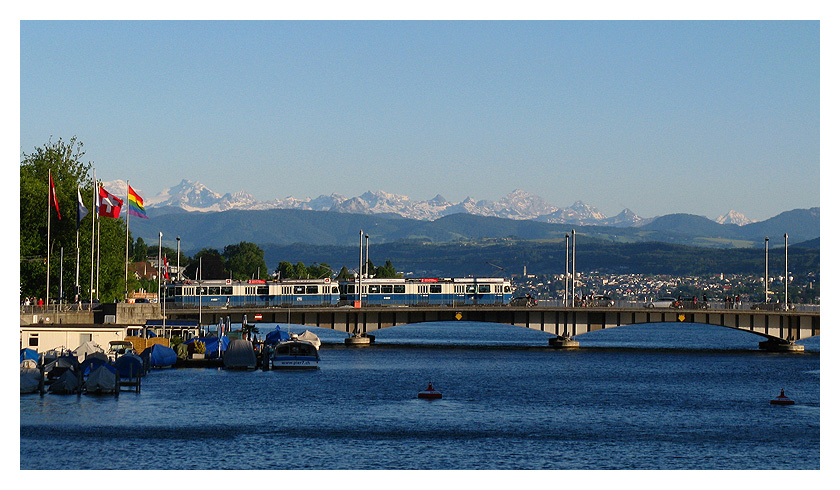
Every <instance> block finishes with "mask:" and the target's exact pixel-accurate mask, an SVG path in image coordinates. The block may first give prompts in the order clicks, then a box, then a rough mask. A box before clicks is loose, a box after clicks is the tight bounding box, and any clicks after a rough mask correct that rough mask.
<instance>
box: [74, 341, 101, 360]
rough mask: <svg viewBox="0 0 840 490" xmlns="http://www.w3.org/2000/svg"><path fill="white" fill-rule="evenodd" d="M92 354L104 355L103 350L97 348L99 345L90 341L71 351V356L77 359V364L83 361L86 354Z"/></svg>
mask: <svg viewBox="0 0 840 490" xmlns="http://www.w3.org/2000/svg"><path fill="white" fill-rule="evenodd" d="M94 352H102V353H103V354H104V353H105V350H104V349H102V347H99V345H98V344H96V343H95V342H90V341H88V342H84V343H82V345H80V346H78V347H76V348H75V349H73V354H75V355H76V357H78V358H79V362H82V361H84V360H85V357H87V356H88V354H93V353H94Z"/></svg>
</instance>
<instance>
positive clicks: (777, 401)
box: [770, 389, 793, 405]
mask: <svg viewBox="0 0 840 490" xmlns="http://www.w3.org/2000/svg"><path fill="white" fill-rule="evenodd" d="M770 405H793V400H791V399H790V398H788V397H786V396H785V390H784V389H782V393H781V394H780V395H779V396H777V397H776V398H773V399H772V400H770Z"/></svg>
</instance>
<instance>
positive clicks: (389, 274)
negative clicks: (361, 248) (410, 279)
mask: <svg viewBox="0 0 840 490" xmlns="http://www.w3.org/2000/svg"><path fill="white" fill-rule="evenodd" d="M374 270H375V271H376V277H378V278H380V279H381V278H394V277H402V274H397V270H396V269H395V268H394V264H392V263H391V261H390V260H386V261H385V265H383V266H380V267H376V268H374Z"/></svg>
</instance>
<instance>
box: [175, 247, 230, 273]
mask: <svg viewBox="0 0 840 490" xmlns="http://www.w3.org/2000/svg"><path fill="white" fill-rule="evenodd" d="M199 265H200V266H201V271H200V272H199ZM199 273H200V274H201V279H202V280H206V279H227V278H228V274H227V272H226V271H225V259H224V258H223V257H222V254H220V253H219V251H218V250H216V249H214V248H204V249H201V250H200V251H199V252H198V253H196V254H195V255H194V256H193V258H192V259H191V260H190V262H189V264H187V265H186V267H185V269H184V275H185V276H186V277H187V278H189V279H192V280H197V279H198V278H199Z"/></svg>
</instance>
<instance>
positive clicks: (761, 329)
mask: <svg viewBox="0 0 840 490" xmlns="http://www.w3.org/2000/svg"><path fill="white" fill-rule="evenodd" d="M258 315H260V316H258ZM166 316H167V318H168V319H170V320H187V319H192V320H197V319H198V318H199V312H198V310H197V309H171V310H167V311H166ZM228 317H229V318H230V320H231V323H241V322H242V320H243V317H247V320H248V321H249V322H260V323H289V324H294V325H304V326H313V327H321V328H329V329H332V330H337V331H342V332H347V333H348V334H349V335H352V336H354V337H372V335H371V334H373V333H374V332H376V331H377V330H381V329H383V328H388V327H393V326H397V325H406V324H411V323H423V322H458V321H462V322H487V323H500V324H505V325H516V326H520V327H525V328H530V329H533V330H539V331H542V332H548V333H551V334H554V335H555V336H556V338H553V339H551V342H550V343H551V345H555V346H557V347H574V346H576V345H577V342H575V341H573V340H572V338H573V337H576V336H579V335H583V334H585V333H588V332H594V331H596V330H602V329H605V328H613V327H620V326H624V325H637V324H643V323H660V322H685V323H699V324H707V325H719V326H722V327H727V328H733V329H736V330H743V331H746V332H751V333H754V334H756V335H759V336H761V337H764V338H765V339H766V340H765V341H763V342H760V343H759V347H761V348H762V349H767V350H775V351H801V350H804V347H803V346H801V345H797V344H795V342H796V341H798V340H802V339H807V338H809V337H814V336H817V335H819V334H820V313H819V311H763V310H737V309H725V310H706V309H698V310H694V309H672V308H626V307H621V308H616V307H613V308H562V307H560V308H558V307H542V306H535V307H510V306H464V307H452V306H418V307H378V306H377V307H373V306H371V307H363V308H359V309H354V308H348V307H344V308H342V307H299V308H266V307H262V308H259V307H253V308H249V307H243V308H229V309H209V308H203V309H202V311H201V323H202V324H205V325H208V324H217V323H219V321H220V320H224V319H226V318H228Z"/></svg>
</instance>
